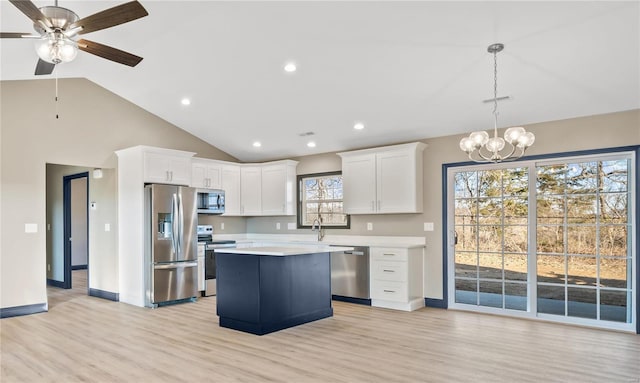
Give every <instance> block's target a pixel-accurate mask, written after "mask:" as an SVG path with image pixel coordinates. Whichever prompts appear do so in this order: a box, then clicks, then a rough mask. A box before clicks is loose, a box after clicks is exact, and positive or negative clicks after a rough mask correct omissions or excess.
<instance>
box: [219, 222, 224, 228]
mask: <svg viewBox="0 0 640 383" xmlns="http://www.w3.org/2000/svg"><path fill="white" fill-rule="evenodd" d="M220 230H224V222H220Z"/></svg>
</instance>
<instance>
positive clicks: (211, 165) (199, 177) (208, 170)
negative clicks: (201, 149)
mask: <svg viewBox="0 0 640 383" xmlns="http://www.w3.org/2000/svg"><path fill="white" fill-rule="evenodd" d="M191 186H192V187H194V188H199V189H221V186H222V164H221V163H220V162H217V161H213V160H206V159H200V158H197V159H195V158H194V159H193V161H192V162H191Z"/></svg>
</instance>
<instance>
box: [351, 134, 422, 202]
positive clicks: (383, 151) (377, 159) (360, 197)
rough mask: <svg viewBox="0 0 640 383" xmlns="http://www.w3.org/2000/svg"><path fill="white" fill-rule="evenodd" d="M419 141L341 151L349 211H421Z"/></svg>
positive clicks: (420, 149) (420, 153) (420, 152)
mask: <svg viewBox="0 0 640 383" xmlns="http://www.w3.org/2000/svg"><path fill="white" fill-rule="evenodd" d="M425 147H426V145H425V144H423V143H420V142H415V143H410V144H402V145H393V146H386V147H381V148H374V149H365V150H356V151H352V152H344V153H338V155H339V156H340V157H342V179H343V188H344V207H345V212H346V213H347V214H384V213H420V212H422V200H423V196H422V180H423V174H422V171H423V170H422V169H423V166H422V152H423V150H424V148H425Z"/></svg>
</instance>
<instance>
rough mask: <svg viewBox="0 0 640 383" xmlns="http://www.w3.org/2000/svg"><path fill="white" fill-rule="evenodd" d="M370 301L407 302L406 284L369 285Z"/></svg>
mask: <svg viewBox="0 0 640 383" xmlns="http://www.w3.org/2000/svg"><path fill="white" fill-rule="evenodd" d="M371 285H372V286H371V299H381V300H385V301H395V302H407V301H408V300H409V296H408V294H407V284H406V283H404V282H392V281H378V280H374V281H372V283H371Z"/></svg>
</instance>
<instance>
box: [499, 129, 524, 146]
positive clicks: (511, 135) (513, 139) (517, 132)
mask: <svg viewBox="0 0 640 383" xmlns="http://www.w3.org/2000/svg"><path fill="white" fill-rule="evenodd" d="M525 133H526V132H525V130H524V128H523V127H520V126H517V127H513V128H509V129H507V130H506V131H505V132H504V139H505V140H507V142H508V143H510V144H512V145H515V144H516V143H518V139H519V138H520V137H521V136H522V135H524V134H525Z"/></svg>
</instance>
